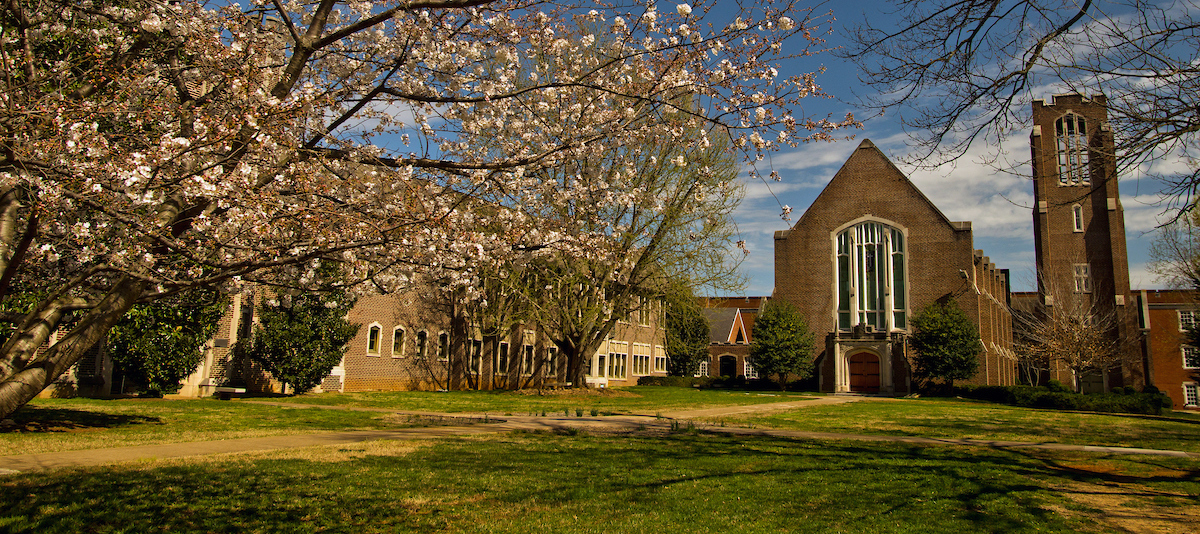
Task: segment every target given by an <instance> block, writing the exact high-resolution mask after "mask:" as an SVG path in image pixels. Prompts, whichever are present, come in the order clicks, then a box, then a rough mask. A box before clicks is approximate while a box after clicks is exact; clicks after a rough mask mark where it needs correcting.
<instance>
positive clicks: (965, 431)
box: [712, 399, 1200, 452]
mask: <svg viewBox="0 0 1200 534" xmlns="http://www.w3.org/2000/svg"><path fill="white" fill-rule="evenodd" d="M721 421H723V422H724V423H725V424H729V425H753V426H755V427H761V428H786V429H795V430H807V431H815V432H841V433H852V434H882V435H889V436H926V437H942V438H971V439H984V440H1007V441H1030V442H1039V443H1040V442H1046V443H1069V444H1075V445H1109V446H1119V447H1140V448H1149V449H1168V450H1182V451H1190V452H1200V414H1192V413H1181V412H1173V413H1170V414H1169V415H1167V416H1164V417H1148V416H1138V415H1114V414H1098V413H1074V412H1060V411H1055V410H1038V409H1032V408H1021V407H1014V406H1005V405H1001V404H990V403H986V402H979V401H970V400H959V399H892V400H887V401H863V402H853V403H849V404H837V405H828V406H813V407H811V408H800V409H796V410H789V411H786V412H774V413H767V414H757V415H750V416H740V417H724V418H722V419H720V420H718V419H714V420H712V422H721Z"/></svg>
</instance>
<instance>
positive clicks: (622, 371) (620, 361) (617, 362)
mask: <svg viewBox="0 0 1200 534" xmlns="http://www.w3.org/2000/svg"><path fill="white" fill-rule="evenodd" d="M628 359H629V355H628V354H620V353H616V352H611V353H609V354H608V377H609V378H616V379H618V380H622V379H624V378H625V375H626V372H627V370H628V369H627V368H626V367H625V366H626V362H627V361H628Z"/></svg>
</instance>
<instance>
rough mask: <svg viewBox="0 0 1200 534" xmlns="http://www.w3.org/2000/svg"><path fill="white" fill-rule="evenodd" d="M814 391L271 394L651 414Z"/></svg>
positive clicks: (413, 406)
mask: <svg viewBox="0 0 1200 534" xmlns="http://www.w3.org/2000/svg"><path fill="white" fill-rule="evenodd" d="M811 396H812V394H807V395H805V394H801V393H793V392H773V391H740V390H724V389H720V390H718V389H704V390H701V389H692V388H678V387H665V386H634V387H626V388H613V389H610V390H600V391H597V390H588V391H561V390H560V391H557V392H555V391H547V392H546V393H545V394H543V395H538V394H530V393H526V392H515V391H446V392H434V391H403V392H386V393H384V392H380V393H322V394H317V395H301V396H299V397H286V398H280V399H271V400H272V401H283V402H294V403H300V404H320V405H332V406H357V407H370V408H388V409H393V410H413V411H432V412H452V413H458V412H478V413H493V414H505V413H508V414H517V415H529V414H531V413H538V414H540V413H542V412H546V414H547V415H553V414H556V413H557V414H562V413H564V412H570V413H572V414H573V413H574V411H575V410H576V409H582V410H584V411H585V412H590V410H591V409H593V408H595V409H596V410H599V411H600V412H603V413H607V414H642V415H655V414H656V413H661V412H666V411H668V410H677V409H683V408H707V407H717V406H736V405H741V404H761V403H768V402H786V401H795V400H801V399H805V398H810V397H811Z"/></svg>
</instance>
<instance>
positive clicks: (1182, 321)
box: [1179, 310, 1196, 332]
mask: <svg viewBox="0 0 1200 534" xmlns="http://www.w3.org/2000/svg"><path fill="white" fill-rule="evenodd" d="M1195 327H1196V312H1195V311H1194V310H1179V331H1180V332H1183V331H1186V330H1187V329H1189V328H1195Z"/></svg>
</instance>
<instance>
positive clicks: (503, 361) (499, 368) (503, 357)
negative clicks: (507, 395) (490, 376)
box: [496, 341, 508, 374]
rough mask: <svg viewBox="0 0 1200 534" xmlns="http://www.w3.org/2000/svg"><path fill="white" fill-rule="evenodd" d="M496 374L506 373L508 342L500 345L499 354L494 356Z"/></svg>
mask: <svg viewBox="0 0 1200 534" xmlns="http://www.w3.org/2000/svg"><path fill="white" fill-rule="evenodd" d="M496 373H498V374H505V373H508V342H507V341H504V342H501V343H500V353H499V354H497V355H496Z"/></svg>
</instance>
